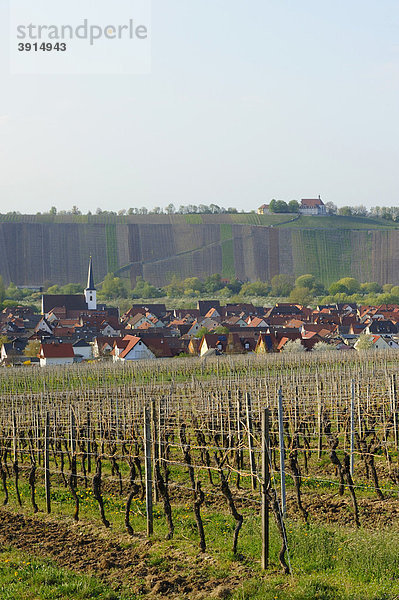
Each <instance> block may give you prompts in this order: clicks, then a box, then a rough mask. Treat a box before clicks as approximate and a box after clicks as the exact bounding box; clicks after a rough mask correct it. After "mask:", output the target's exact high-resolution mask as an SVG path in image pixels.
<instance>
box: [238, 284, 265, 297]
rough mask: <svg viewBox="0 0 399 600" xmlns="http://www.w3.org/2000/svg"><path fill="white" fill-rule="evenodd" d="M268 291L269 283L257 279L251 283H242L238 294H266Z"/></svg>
mask: <svg viewBox="0 0 399 600" xmlns="http://www.w3.org/2000/svg"><path fill="white" fill-rule="evenodd" d="M269 292H270V285H269V284H268V283H264V282H263V281H259V280H258V281H254V282H253V283H244V284H243V285H242V287H241V292H240V294H241V295H242V296H267V295H268V294H269Z"/></svg>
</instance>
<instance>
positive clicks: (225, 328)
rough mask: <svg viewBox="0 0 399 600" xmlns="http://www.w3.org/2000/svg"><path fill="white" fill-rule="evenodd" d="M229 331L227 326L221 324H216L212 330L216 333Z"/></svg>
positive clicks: (220, 333)
mask: <svg viewBox="0 0 399 600" xmlns="http://www.w3.org/2000/svg"><path fill="white" fill-rule="evenodd" d="M229 331H230V330H229V328H228V327H224V326H223V325H218V326H217V327H215V329H214V330H213V332H214V333H217V334H218V335H228V333H229Z"/></svg>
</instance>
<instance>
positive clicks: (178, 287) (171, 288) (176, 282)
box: [163, 274, 184, 298]
mask: <svg viewBox="0 0 399 600" xmlns="http://www.w3.org/2000/svg"><path fill="white" fill-rule="evenodd" d="M163 289H164V291H165V293H166V295H167V296H169V298H180V297H181V296H183V294H184V286H183V282H182V280H181V279H180V277H178V276H177V275H175V274H174V275H172V278H171V280H170V283H169V284H168V285H165V286H164V288H163Z"/></svg>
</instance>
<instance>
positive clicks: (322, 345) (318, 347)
mask: <svg viewBox="0 0 399 600" xmlns="http://www.w3.org/2000/svg"><path fill="white" fill-rule="evenodd" d="M331 350H336V347H335V346H334V344H327V342H317V344H315V345H314V346H313V350H312V352H330V351H331Z"/></svg>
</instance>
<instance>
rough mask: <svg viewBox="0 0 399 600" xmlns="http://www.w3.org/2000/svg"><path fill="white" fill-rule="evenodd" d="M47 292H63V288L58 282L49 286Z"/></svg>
mask: <svg viewBox="0 0 399 600" xmlns="http://www.w3.org/2000/svg"><path fill="white" fill-rule="evenodd" d="M47 293H48V294H61V288H60V286H59V285H57V284H55V285H51V286H50V287H49V288H47Z"/></svg>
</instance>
